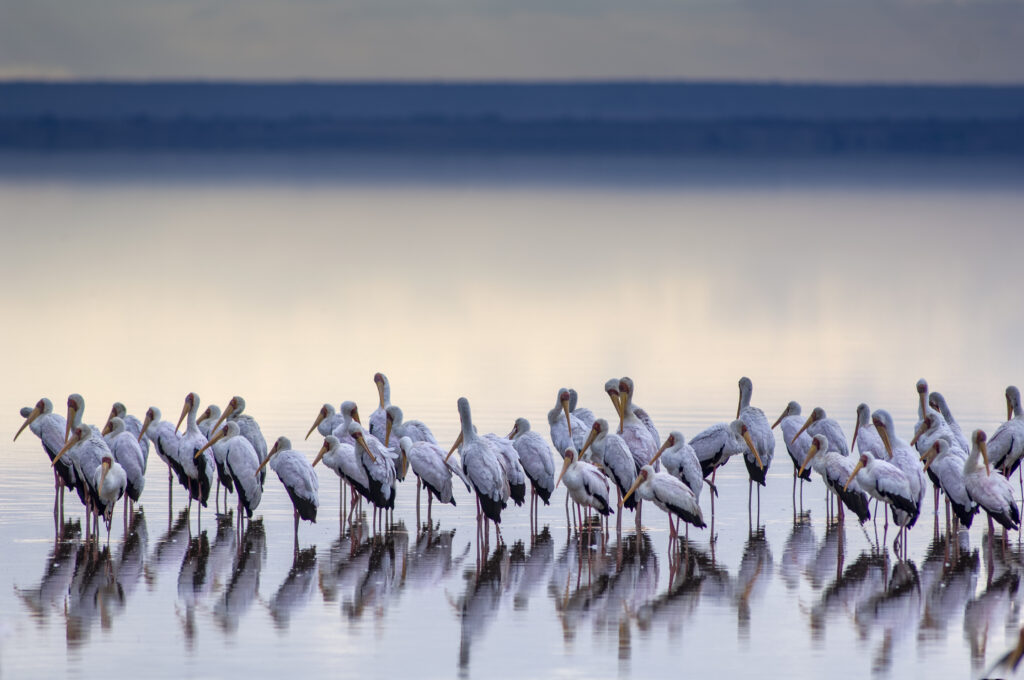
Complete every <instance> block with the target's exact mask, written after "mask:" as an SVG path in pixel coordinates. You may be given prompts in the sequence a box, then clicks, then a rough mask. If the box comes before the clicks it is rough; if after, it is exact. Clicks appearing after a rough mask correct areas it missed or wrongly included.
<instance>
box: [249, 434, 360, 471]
mask: <svg viewBox="0 0 1024 680" xmlns="http://www.w3.org/2000/svg"><path fill="white" fill-rule="evenodd" d="M360 441H362V439H360ZM275 453H277V442H274V446H273V448H272V449H270V453H268V454H267V457H266V458H264V459H263V462H262V463H260V466H259V467H258V468H256V476H259V474H260V470H262V469H263V468H265V467H266V466H267V463H269V462H270V459H271V458H273V457H274V454H275ZM367 453H370V452H369V450H367ZM370 458H373V454H372V453H370Z"/></svg>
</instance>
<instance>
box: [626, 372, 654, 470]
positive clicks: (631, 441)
mask: <svg viewBox="0 0 1024 680" xmlns="http://www.w3.org/2000/svg"><path fill="white" fill-rule="evenodd" d="M631 382H632V381H630V380H629V378H625V379H621V380H619V399H620V400H621V410H620V412H619V436H621V437H622V439H623V441H625V442H626V446H628V447H629V452H630V453H632V454H633V460H634V461H635V462H636V469H637V470H639V469H640V468H642V467H643V466H644V465H649V464H650V462H651V460H652V459H653V458H654V454H656V453H657V452H658V442H659V441H661V440H660V439H656V438H655V436H656V435H654V434H653V433H652V430H651V427H648V424H647V423H646V422H644V421H643V420H641V419H640V416H639V415H637V409H636V408H635V407H634V406H633V391H632V385H631ZM655 431H656V430H655Z"/></svg>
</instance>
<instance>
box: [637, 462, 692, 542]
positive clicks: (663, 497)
mask: <svg viewBox="0 0 1024 680" xmlns="http://www.w3.org/2000/svg"><path fill="white" fill-rule="evenodd" d="M632 493H636V494H637V495H638V496H640V498H642V499H644V500H647V501H652V502H653V503H654V504H655V505H656V506H658V507H659V508H660V509H661V510H663V511H664V512H665V513H667V514H668V516H669V527H670V529H671V530H672V535H673V536H675V533H676V529H675V526H674V525H673V524H672V517H673V516H676V517H679V518H681V519H682V520H683V521H684V522H686V523H687V524H688V525H689V524H692V525H694V526H695V527H697V528H703V527H704V526H706V525H705V524H704V516H703V514H702V513H701V511H700V504H699V503H697V497H696V496H694V495H693V492H692V491H690V487H688V486H687V485H686V484H684V483H683V482H682V481H680V480H679V479H677V478H675V477H673V476H672V475H670V474H668V473H667V472H655V470H654V468H653V467H652V466H650V465H645V466H644V467H643V468H641V469H640V472H639V473H637V477H636V481H635V482H633V486H632V487H630V489H629V491H628V492H627V494H626V496H624V497H623V501H625V500H626V498H627V497H628V496H629V495H630V494H632Z"/></svg>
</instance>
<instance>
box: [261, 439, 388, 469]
mask: <svg viewBox="0 0 1024 680" xmlns="http://www.w3.org/2000/svg"><path fill="white" fill-rule="evenodd" d="M356 440H357V441H358V442H359V445H360V446H362V447H363V451H366V455H368V456H369V457H370V460H372V461H373V462H374V463H376V462H377V457H376V456H374V455H373V451H371V450H370V447H369V446H367V445H366V440H365V439H363V438H362V437H361V436H359V437H356ZM267 458H270V456H267Z"/></svg>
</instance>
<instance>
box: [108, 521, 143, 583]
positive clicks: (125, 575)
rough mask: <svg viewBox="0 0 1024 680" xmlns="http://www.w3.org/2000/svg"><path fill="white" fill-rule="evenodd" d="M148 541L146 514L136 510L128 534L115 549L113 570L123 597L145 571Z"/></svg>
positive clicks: (140, 578)
mask: <svg viewBox="0 0 1024 680" xmlns="http://www.w3.org/2000/svg"><path fill="white" fill-rule="evenodd" d="M148 543H149V532H148V530H147V528H146V515H145V513H143V512H142V510H141V509H140V510H136V511H135V513H133V514H132V515H131V523H130V524H129V526H128V534H127V536H126V537H125V539H124V541H123V542H122V543H121V545H120V547H119V548H118V550H117V555H116V557H115V558H114V570H115V571H116V572H117V582H118V583H119V584H120V585H121V588H122V589H123V590H124V597H125V599H127V598H129V597H131V596H132V594H133V593H134V592H135V588H136V587H137V586H138V585H139V582H140V581H141V580H142V578H143V575H144V573H145V571H146V548H147V544H148Z"/></svg>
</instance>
